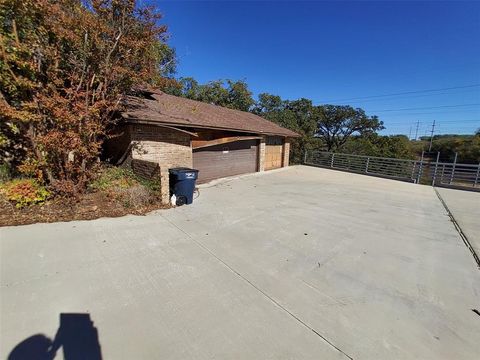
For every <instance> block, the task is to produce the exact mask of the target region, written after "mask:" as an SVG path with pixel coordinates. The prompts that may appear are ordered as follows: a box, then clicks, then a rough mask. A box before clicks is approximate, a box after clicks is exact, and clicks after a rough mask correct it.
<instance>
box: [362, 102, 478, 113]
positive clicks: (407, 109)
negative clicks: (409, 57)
mask: <svg viewBox="0 0 480 360" xmlns="http://www.w3.org/2000/svg"><path fill="white" fill-rule="evenodd" d="M478 105H480V104H479V103H476V104H455V105H442V106H425V107H417V108H403V109H386V110H369V111H368V112H387V111H409V110H424V109H441V108H454V107H462V106H478Z"/></svg>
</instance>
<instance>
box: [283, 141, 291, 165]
mask: <svg viewBox="0 0 480 360" xmlns="http://www.w3.org/2000/svg"><path fill="white" fill-rule="evenodd" d="M289 161H290V140H288V139H287V138H285V142H284V144H283V163H282V166H283V167H287V166H288V163H289Z"/></svg>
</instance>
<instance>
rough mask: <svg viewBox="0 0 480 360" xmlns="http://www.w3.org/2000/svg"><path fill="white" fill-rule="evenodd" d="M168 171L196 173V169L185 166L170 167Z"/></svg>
mask: <svg viewBox="0 0 480 360" xmlns="http://www.w3.org/2000/svg"><path fill="white" fill-rule="evenodd" d="M168 171H169V172H170V173H171V174H183V173H188V172H197V173H198V170H197V169H190V168H187V167H177V168H172V169H168Z"/></svg>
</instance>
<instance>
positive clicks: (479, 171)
mask: <svg viewBox="0 0 480 360" xmlns="http://www.w3.org/2000/svg"><path fill="white" fill-rule="evenodd" d="M479 175H480V163H478V168H477V175H475V182H474V183H473V187H476V186H477V184H478V177H479Z"/></svg>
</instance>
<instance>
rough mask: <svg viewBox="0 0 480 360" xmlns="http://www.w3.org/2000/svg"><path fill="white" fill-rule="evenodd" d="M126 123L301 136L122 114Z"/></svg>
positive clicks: (293, 133)
mask: <svg viewBox="0 0 480 360" xmlns="http://www.w3.org/2000/svg"><path fill="white" fill-rule="evenodd" d="M122 116H123V118H124V120H125V122H127V123H136V124H145V125H157V126H161V125H168V126H177V127H178V126H180V127H186V128H199V129H212V130H227V131H235V132H243V133H248V132H250V133H254V134H259V135H267V136H282V137H289V138H298V137H300V134H297V133H296V132H293V131H292V130H288V129H286V130H288V131H289V133H288V134H287V133H278V132H266V131H261V132H259V131H255V130H245V129H234V128H227V127H220V126H205V125H195V124H181V123H178V122H168V121H158V120H151V119H139V118H136V117H132V116H130V115H129V114H126V113H124V114H122Z"/></svg>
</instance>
